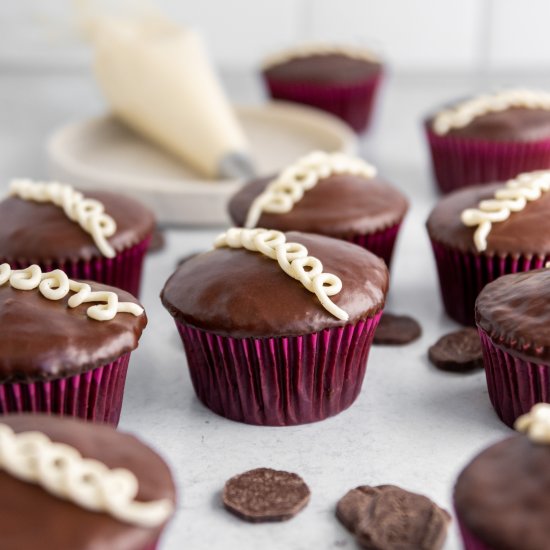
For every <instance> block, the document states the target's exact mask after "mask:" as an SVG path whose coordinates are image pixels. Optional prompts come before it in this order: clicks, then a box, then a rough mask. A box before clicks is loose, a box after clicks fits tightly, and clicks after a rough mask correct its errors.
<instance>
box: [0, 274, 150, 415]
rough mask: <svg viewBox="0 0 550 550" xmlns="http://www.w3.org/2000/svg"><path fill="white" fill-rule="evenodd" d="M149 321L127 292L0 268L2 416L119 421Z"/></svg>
mask: <svg viewBox="0 0 550 550" xmlns="http://www.w3.org/2000/svg"><path fill="white" fill-rule="evenodd" d="M146 324H147V317H146V316H145V313H144V311H143V308H142V307H141V306H140V305H139V304H138V303H137V300H136V299H135V298H134V297H133V296H132V295H130V294H129V293H127V292H125V291H123V290H119V289H116V288H113V287H110V286H107V285H102V284H99V283H91V282H90V283H89V284H88V283H86V282H78V281H73V280H71V279H69V278H68V277H67V275H66V274H65V273H64V272H62V271H60V270H55V271H53V272H49V273H42V271H41V269H40V268H39V267H38V266H37V265H33V266H31V267H29V268H28V269H25V270H20V271H13V270H11V269H10V267H9V265H8V264H1V265H0V326H1V327H2V330H1V331H0V413H3V414H5V413H9V412H22V411H28V412H45V413H53V414H58V415H67V416H79V417H81V418H85V419H87V420H90V421H94V422H107V423H110V424H113V425H115V426H116V425H117V424H118V420H119V417H120V409H121V407H122V397H123V392H124V383H125V380H126V371H127V369H128V361H129V359H130V353H131V351H132V350H134V349H135V348H136V347H137V346H138V340H139V338H140V336H141V332H142V331H143V329H144V328H145V325H146Z"/></svg>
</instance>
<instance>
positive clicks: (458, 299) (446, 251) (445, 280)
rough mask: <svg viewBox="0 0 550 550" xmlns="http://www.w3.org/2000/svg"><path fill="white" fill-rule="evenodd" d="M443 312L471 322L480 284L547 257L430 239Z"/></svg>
mask: <svg viewBox="0 0 550 550" xmlns="http://www.w3.org/2000/svg"><path fill="white" fill-rule="evenodd" d="M431 242H432V248H433V252H434V256H435V261H436V265H437V271H438V275H439V286H440V289H441V296H442V299H443V305H444V307H445V311H446V312H447V314H448V315H449V317H451V318H452V319H454V320H455V321H458V322H459V323H461V324H463V325H470V326H474V325H475V302H476V298H477V296H478V294H479V293H480V292H481V290H482V289H483V287H484V286H485V285H486V284H487V283H490V282H491V281H494V280H495V279H497V278H498V277H500V276H501V275H507V274H509V273H518V272H522V271H531V270H533V269H540V268H542V267H544V264H545V263H546V262H547V261H549V260H550V257H548V256H547V257H540V256H533V257H526V256H519V257H517V258H514V257H512V256H489V255H486V254H483V253H481V254H479V253H478V254H474V253H473V252H463V251H461V250H458V249H456V248H451V247H449V246H447V245H444V244H442V243H440V242H438V241H435V240H434V239H431Z"/></svg>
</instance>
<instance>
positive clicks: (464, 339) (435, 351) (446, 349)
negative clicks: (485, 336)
mask: <svg viewBox="0 0 550 550" xmlns="http://www.w3.org/2000/svg"><path fill="white" fill-rule="evenodd" d="M428 357H429V359H430V361H431V362H432V363H433V364H434V365H435V366H436V367H437V368H438V369H441V370H446V371H451V372H465V371H470V370H473V369H479V368H483V354H482V351H481V341H480V339H479V334H478V332H477V329H475V328H463V329H461V330H457V331H456V332H451V333H449V334H446V335H445V336H442V337H441V338H440V339H439V340H438V341H437V342H436V343H435V344H434V345H433V346H431V347H430V349H429V350H428Z"/></svg>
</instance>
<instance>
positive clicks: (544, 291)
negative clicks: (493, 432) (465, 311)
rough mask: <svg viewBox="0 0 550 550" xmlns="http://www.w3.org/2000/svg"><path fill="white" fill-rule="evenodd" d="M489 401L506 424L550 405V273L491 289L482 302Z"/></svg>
mask: <svg viewBox="0 0 550 550" xmlns="http://www.w3.org/2000/svg"><path fill="white" fill-rule="evenodd" d="M476 322H477V326H478V329H479V334H480V337H481V343H482V346H483V363H484V365H485V373H486V375H487V387H488V389H489V397H490V398H491V402H492V403H493V406H494V408H495V411H496V412H497V414H498V416H499V417H500V418H501V420H502V421H503V422H504V423H506V424H507V425H508V426H512V424H513V423H514V421H515V420H516V418H517V417H518V416H519V415H521V414H524V413H526V412H528V411H529V409H530V408H531V407H532V406H533V405H534V404H535V403H538V402H541V401H544V402H550V269H539V270H536V271H530V272H529V273H516V274H513V275H507V276H505V277H501V278H500V279H497V280H496V281H494V282H492V283H491V284H489V285H487V286H486V287H485V288H484V289H483V290H482V292H481V293H480V295H479V297H478V299H477V302H476Z"/></svg>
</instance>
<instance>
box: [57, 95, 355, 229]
mask: <svg viewBox="0 0 550 550" xmlns="http://www.w3.org/2000/svg"><path fill="white" fill-rule="evenodd" d="M236 111H237V115H238V117H239V120H240V121H241V123H242V125H243V127H244V130H245V132H246V134H247V136H248V138H249V140H250V143H251V145H252V153H253V157H254V161H255V163H256V166H257V167H258V173H259V174H263V175H268V174H270V173H274V172H276V171H278V170H280V169H281V168H283V167H284V166H286V165H287V164H289V163H290V162H292V161H294V160H295V159H296V158H298V157H300V156H301V155H304V154H305V153H308V152H310V151H312V150H315V149H320V150H324V151H329V152H332V151H344V152H349V153H353V152H356V149H357V141H356V138H355V135H354V134H353V132H352V131H351V130H350V129H349V128H348V126H347V125H346V124H344V123H343V122H341V121H340V120H338V119H337V118H335V117H333V116H332V115H329V114H326V113H323V112H322V111H318V110H316V109H311V108H309V107H303V106H300V105H295V104H291V103H283V102H273V103H268V104H266V105H262V106H255V107H237V108H236ZM48 157H49V162H50V172H51V176H52V178H53V179H56V180H60V181H65V182H67V183H71V184H73V185H76V186H78V187H81V188H88V189H107V190H112V191H117V192H121V193H128V194H130V195H132V196H134V197H136V198H137V199H140V200H141V201H143V202H144V203H145V204H147V205H149V207H150V208H152V209H153V210H154V211H155V213H156V215H157V219H158V221H159V223H161V224H178V225H218V224H227V223H228V221H229V220H228V217H227V213H226V204H227V201H228V199H229V197H230V196H231V195H232V194H233V193H234V192H235V191H236V190H237V189H238V188H239V186H240V185H241V184H242V182H240V181H237V180H222V181H212V180H204V179H201V177H200V176H198V175H197V174H195V173H194V172H192V171H191V170H190V169H188V168H187V167H186V166H185V165H184V164H182V163H181V161H179V160H178V159H177V158H176V157H173V156H171V155H170V154H168V153H165V152H164V151H163V150H161V149H160V148H158V147H157V146H155V145H154V144H153V143H151V142H149V141H148V140H146V139H144V138H142V137H140V136H139V135H137V134H136V133H134V132H133V131H132V130H130V129H129V128H127V127H126V126H124V125H123V124H121V123H120V122H118V121H117V120H116V119H115V118H113V117H112V116H103V117H98V118H92V119H88V120H84V121H80V122H76V123H73V124H69V125H67V126H64V127H63V128H60V129H59V130H57V131H56V132H55V133H54V134H53V135H52V136H51V138H50V140H49V142H48Z"/></svg>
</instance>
